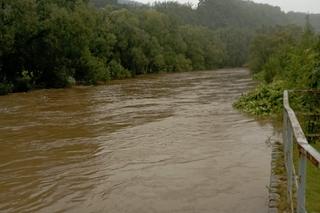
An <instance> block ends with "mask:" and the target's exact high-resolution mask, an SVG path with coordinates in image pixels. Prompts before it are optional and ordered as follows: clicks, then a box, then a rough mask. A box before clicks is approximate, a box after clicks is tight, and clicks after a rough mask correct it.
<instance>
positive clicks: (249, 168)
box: [0, 69, 273, 213]
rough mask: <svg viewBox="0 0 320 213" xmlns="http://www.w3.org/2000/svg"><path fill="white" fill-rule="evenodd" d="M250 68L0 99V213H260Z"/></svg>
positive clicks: (264, 152) (263, 200) (259, 147)
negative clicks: (244, 110)
mask: <svg viewBox="0 0 320 213" xmlns="http://www.w3.org/2000/svg"><path fill="white" fill-rule="evenodd" d="M252 86H253V82H252V80H251V79H250V76H249V72H248V71H247V70H245V69H230V70H226V69H225V70H217V71H205V72H189V73H175V74H159V75H147V76H142V77H138V78H135V79H129V80H123V81H115V82H112V83H111V84H110V85H107V86H98V87H77V88H73V89H61V90H39V91H34V92H30V93H26V94H11V95H9V96H3V97H0V150H1V152H0V212H10V213H11V212H41V213H42V212H48V213H52V212H71V213H82V212H84V213H87V212H88V213H89V212H97V213H98V212H107V213H124V212H126V213H153V212H159V213H176V212H177V213H189V212H190V213H191V212H192V213H193V212H194V213H198V212H203V213H212V212H214V213H216V212H230V213H231V212H232V213H234V212H244V213H251V212H254V213H256V212H259V213H260V212H267V196H268V192H267V187H266V186H267V185H268V182H269V175H270V148H269V147H268V146H267V144H266V142H265V141H266V140H267V139H268V138H269V137H270V136H272V134H273V128H272V126H271V125H270V124H259V123H258V122H257V121H255V120H254V119H252V118H250V117H246V116H245V115H243V114H241V113H239V112H237V111H236V110H235V109H233V108H232V103H233V102H234V100H235V99H236V98H237V97H238V96H239V95H240V94H241V93H243V92H245V91H247V90H248V88H250V87H252Z"/></svg>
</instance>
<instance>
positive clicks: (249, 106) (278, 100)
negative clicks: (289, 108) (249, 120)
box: [233, 81, 285, 117]
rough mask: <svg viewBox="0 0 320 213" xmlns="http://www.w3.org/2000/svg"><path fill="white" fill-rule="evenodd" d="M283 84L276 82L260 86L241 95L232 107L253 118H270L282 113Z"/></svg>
mask: <svg viewBox="0 0 320 213" xmlns="http://www.w3.org/2000/svg"><path fill="white" fill-rule="evenodd" d="M284 88H285V84H284V83H283V82H281V81H276V82H274V83H272V84H260V85H259V86H258V87H257V88H256V89H255V90H253V91H251V92H249V93H247V94H245V95H242V96H241V97H240V98H239V100H238V101H237V102H235V103H234V105H233V106H234V107H235V108H237V109H239V110H241V111H243V112H245V113H248V114H251V115H255V116H263V117H264V116H270V115H275V114H280V113H281V112H282V102H283V90H284Z"/></svg>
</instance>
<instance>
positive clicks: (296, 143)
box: [283, 91, 320, 213]
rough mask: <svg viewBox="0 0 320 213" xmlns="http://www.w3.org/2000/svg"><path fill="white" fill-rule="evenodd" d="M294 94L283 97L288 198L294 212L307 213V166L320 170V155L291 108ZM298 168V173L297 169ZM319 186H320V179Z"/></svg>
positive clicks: (286, 94)
mask: <svg viewBox="0 0 320 213" xmlns="http://www.w3.org/2000/svg"><path fill="white" fill-rule="evenodd" d="M292 92H295V91H284V95H283V105H284V113H283V144H284V152H285V153H284V155H285V166H286V171H287V198H288V204H289V206H290V208H291V211H292V212H298V213H305V212H307V210H306V182H307V164H309V163H308V161H309V162H310V163H311V165H312V166H313V167H315V168H317V170H320V169H319V168H320V153H319V152H318V151H317V150H316V149H315V148H314V147H313V146H312V145H311V144H309V142H308V140H307V137H306V135H305V133H304V131H303V130H302V127H301V125H300V123H299V121H298V118H297V116H296V113H295V111H293V109H292V108H291V106H290V103H289V94H290V93H292ZM294 147H296V150H297V151H295V148H294ZM295 156H297V157H296V160H294V158H295ZM297 166H298V171H297V170H296V168H295V167H297ZM317 184H318V185H320V179H319V180H318V183H317ZM318 202H320V197H319V198H318Z"/></svg>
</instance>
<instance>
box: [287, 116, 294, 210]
mask: <svg viewBox="0 0 320 213" xmlns="http://www.w3.org/2000/svg"><path fill="white" fill-rule="evenodd" d="M287 122H288V123H287V173H288V174H287V177H288V180H287V185H288V199H289V204H290V206H291V210H293V193H292V181H293V171H292V169H293V132H292V127H291V125H290V122H289V119H288V120H287Z"/></svg>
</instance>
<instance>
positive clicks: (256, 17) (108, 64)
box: [0, 0, 320, 94]
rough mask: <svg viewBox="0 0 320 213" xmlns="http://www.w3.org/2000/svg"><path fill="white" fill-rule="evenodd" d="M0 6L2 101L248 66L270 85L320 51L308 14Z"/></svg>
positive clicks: (63, 2)
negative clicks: (43, 91) (42, 91)
mask: <svg viewBox="0 0 320 213" xmlns="http://www.w3.org/2000/svg"><path fill="white" fill-rule="evenodd" d="M0 4H1V11H0V17H1V19H0V25H1V29H0V48H1V49H0V94H7V93H10V92H21V91H28V90H31V89H37V88H61V87H68V86H72V85H75V84H84V85H91V84H103V83H106V82H108V81H110V80H112V79H121V78H128V77H134V76H136V75H139V74H146V73H157V72H180V71H192V70H209V69H215V68H221V67H239V66H243V65H245V64H249V66H250V68H251V69H252V71H253V72H254V73H256V74H257V75H260V76H263V78H264V79H265V80H266V81H267V82H271V81H273V80H274V79H278V78H280V77H278V72H279V73H280V72H281V73H282V74H281V75H282V76H283V78H285V75H286V74H285V73H284V72H285V71H284V70H286V69H288V70H289V69H290V67H288V68H286V67H285V68H284V69H283V70H282V69H281V71H279V69H280V68H279V67H282V66H283V62H282V61H279V60H280V59H279V58H281V57H286V56H285V55H284V54H285V53H286V52H287V51H288V50H290V51H293V52H294V53H297V54H300V52H301V54H304V53H302V52H303V51H304V50H305V49H304V48H305V47H307V48H309V49H308V51H309V52H308V56H310V58H309V57H308V60H311V61H312V60H315V59H316V57H318V56H316V54H315V53H314V52H316V51H319V48H318V47H317V43H318V38H317V36H316V32H314V31H317V29H319V28H318V27H319V26H317V24H314V23H320V22H317V20H319V18H320V17H319V16H316V15H310V16H309V19H308V20H309V21H308V23H309V24H310V31H312V32H310V33H309V32H308V33H304V30H303V26H304V25H305V23H306V21H305V15H303V14H297V13H288V14H286V13H284V12H282V11H281V10H280V8H279V7H273V6H269V5H265V4H256V3H253V2H249V1H240V0H201V1H200V2H199V4H198V5H197V7H196V8H195V7H194V6H193V5H188V4H179V3H176V2H166V3H157V4H155V5H152V6H151V5H143V4H139V3H135V2H130V1H128V2H127V4H123V3H122V4H118V2H116V1H114V0H91V1H89V0H1V3H0ZM311 25H313V27H312V26H311ZM281 26H282V27H281ZM311 29H312V30H311ZM306 34H308V36H307V35H306ZM309 34H310V35H309ZM300 35H301V36H300ZM300 40H301V42H296V41H300ZM306 40H307V41H306ZM300 43H301V44H300ZM298 44H299V45H301V46H299V47H297V45H298ZM269 45H270V46H269ZM303 45H304V46H303ZM318 46H319V45H318ZM250 47H251V48H250ZM278 48H279V50H278ZM286 48H287V49H286ZM295 48H296V49H297V50H296V49H295ZM299 48H300V49H299ZM317 48H318V49H317ZM280 49H281V50H280ZM298 49H299V50H300V52H299V50H298ZM262 51H266V52H267V56H266V55H265V54H264V53H262ZM309 54H310V55H309ZM266 57H267V58H266ZM269 57H270V58H269ZM305 57H307V56H305ZM278 59H279V60H278ZM277 60H278V61H277ZM292 60H293V59H292ZM301 60H303V59H301ZM261 61H263V62H261ZM286 62H287V61H286ZM277 63H278V64H277ZM288 63H289V64H290V66H291V63H293V62H291V61H290V62H288ZM295 63H298V62H295ZM313 64H316V62H315V61H314V63H313ZM272 66H278V67H275V68H274V69H270V71H269V69H267V67H268V68H269V67H272ZM292 66H294V65H292ZM306 66H307V65H306ZM308 66H311V65H308ZM314 66H316V65H314ZM308 68H309V67H308ZM301 69H305V67H301ZM301 69H300V70H297V72H299V71H301ZM311 69H312V68H311V67H310V70H311ZM267 70H268V71H267ZM312 75H313V74H312ZM279 76H280V74H279ZM306 78H307V77H306ZM308 78H316V77H314V76H313V77H310V76H309V77H308ZM309 83H310V84H312V82H309ZM307 84H308V83H306V85H307ZM313 84H317V83H313Z"/></svg>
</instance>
